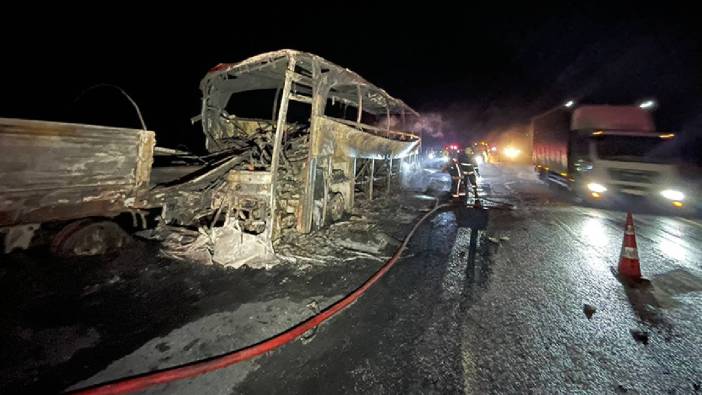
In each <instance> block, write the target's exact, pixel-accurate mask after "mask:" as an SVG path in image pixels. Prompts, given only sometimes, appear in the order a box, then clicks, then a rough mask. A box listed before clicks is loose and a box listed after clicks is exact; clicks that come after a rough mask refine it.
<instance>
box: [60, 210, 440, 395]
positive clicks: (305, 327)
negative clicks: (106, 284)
mask: <svg viewBox="0 0 702 395" xmlns="http://www.w3.org/2000/svg"><path fill="white" fill-rule="evenodd" d="M437 203H438V201H437ZM447 206H450V204H441V205H439V204H437V205H435V206H434V208H433V209H431V210H430V211H429V212H427V213H426V214H424V216H422V218H420V219H419V221H417V223H415V224H414V226H413V227H412V229H411V230H410V232H409V233H408V234H407V236H405V238H404V240H403V241H402V244H400V246H399V247H398V248H397V250H396V251H395V253H394V254H393V256H392V257H391V258H390V259H389V260H388V261H387V262H385V264H383V266H381V267H380V269H378V271H376V272H375V273H374V274H373V275H372V276H371V277H370V278H369V279H368V280H366V281H365V282H364V283H363V284H362V285H361V286H360V287H359V288H357V289H356V290H355V291H353V292H351V293H350V294H348V295H346V296H344V297H343V298H342V299H340V300H339V301H337V302H335V303H334V304H332V305H331V306H329V307H327V308H326V309H324V310H322V311H321V312H319V313H318V314H316V315H314V316H312V317H310V318H308V319H307V320H305V321H303V322H301V323H299V324H297V325H296V326H294V327H292V328H290V329H287V330H286V331H284V332H282V333H280V334H278V335H276V336H274V337H271V338H269V339H267V340H264V341H262V342H260V343H257V344H253V345H251V346H248V347H245V348H242V349H239V350H235V351H230V352H227V353H224V354H220V355H216V356H213V357H210V358H206V359H201V360H196V361H192V362H188V363H185V364H182V365H177V366H173V367H169V368H165V369H161V370H156V371H152V372H147V373H142V374H138V375H134V376H129V377H124V378H120V379H116V380H113V381H109V382H106V383H101V384H96V385H92V386H89V387H86V388H82V389H78V390H75V391H70V392H69V393H70V394H81V395H107V394H127V393H131V392H135V391H140V390H144V389H146V388H149V387H151V386H154V385H159V384H166V383H170V382H173V381H177V380H183V379H187V378H193V377H196V376H199V375H202V374H205V373H209V372H212V371H215V370H219V369H222V368H225V367H228V366H231V365H234V364H236V363H239V362H243V361H246V360H249V359H252V358H254V357H256V356H259V355H261V354H264V353H266V352H269V351H272V350H275V349H277V348H278V347H280V346H282V345H285V344H287V343H290V342H292V341H293V340H296V339H297V338H299V337H300V336H302V335H303V334H305V333H306V332H307V331H309V330H311V329H314V328H316V327H317V326H319V325H320V324H321V323H323V322H324V321H326V320H328V319H329V318H331V317H332V316H334V315H336V314H337V313H339V312H340V311H342V310H343V309H345V308H346V307H348V306H349V305H350V304H352V303H353V302H355V301H356V300H357V299H358V298H359V297H361V295H363V294H364V293H365V292H366V291H367V290H368V289H369V288H370V287H372V286H373V285H374V284H375V283H376V282H378V280H380V278H381V277H383V276H384V275H385V274H386V273H387V272H388V271H389V270H390V269H391V268H392V267H393V266H394V265H395V263H397V261H398V260H399V259H400V256H401V255H402V253H403V252H404V250H405V248H406V247H407V244H408V243H409V241H410V239H411V238H412V236H413V235H414V233H415V232H416V231H417V229H418V228H419V226H420V225H421V224H422V223H423V222H424V221H425V220H426V219H427V218H429V217H430V216H431V215H432V214H434V213H435V212H437V211H438V210H439V209H441V208H444V207H447Z"/></svg>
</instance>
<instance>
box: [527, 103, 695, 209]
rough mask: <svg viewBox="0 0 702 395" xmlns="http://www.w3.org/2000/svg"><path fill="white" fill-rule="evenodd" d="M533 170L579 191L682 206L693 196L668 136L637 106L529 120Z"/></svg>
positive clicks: (620, 199)
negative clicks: (530, 121)
mask: <svg viewBox="0 0 702 395" xmlns="http://www.w3.org/2000/svg"><path fill="white" fill-rule="evenodd" d="M532 136H533V143H534V145H533V147H534V150H533V159H534V164H535V165H536V171H537V172H538V173H539V174H540V176H541V177H542V178H543V179H545V180H547V181H548V182H553V183H556V184H560V185H561V186H563V187H565V188H567V189H568V190H570V191H572V192H573V193H575V194H576V195H577V196H578V197H581V198H585V199H589V200H594V201H605V202H620V203H625V204H626V203H629V202H633V201H635V200H639V199H642V198H643V199H645V200H647V201H648V202H651V203H654V204H656V205H663V206H666V207H673V208H676V209H681V208H683V207H685V206H686V205H687V204H688V202H689V199H690V198H691V197H692V196H694V194H693V193H691V192H692V191H690V187H689V186H688V185H685V183H684V182H683V181H682V179H681V177H680V175H679V173H678V168H677V165H676V164H675V155H674V153H673V151H672V148H671V146H670V141H671V140H672V139H673V138H674V137H675V136H674V134H673V133H664V132H658V131H656V130H655V126H654V123H653V119H652V117H651V114H650V113H649V112H648V111H645V110H643V109H641V108H639V107H636V106H603V105H588V106H581V107H577V108H575V109H574V110H572V111H570V110H568V109H559V110H556V111H553V112H551V113H549V114H546V115H544V116H541V117H537V118H534V119H533V120H532Z"/></svg>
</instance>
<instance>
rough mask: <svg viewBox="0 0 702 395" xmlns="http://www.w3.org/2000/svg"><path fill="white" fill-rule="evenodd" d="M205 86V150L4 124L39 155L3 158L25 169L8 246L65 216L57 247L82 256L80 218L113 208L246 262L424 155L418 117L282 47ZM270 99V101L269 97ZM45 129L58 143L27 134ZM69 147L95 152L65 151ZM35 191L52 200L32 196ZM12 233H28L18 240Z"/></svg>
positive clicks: (224, 67)
mask: <svg viewBox="0 0 702 395" xmlns="http://www.w3.org/2000/svg"><path fill="white" fill-rule="evenodd" d="M200 88H201V90H202V107H201V112H200V114H199V115H197V116H196V117H194V118H193V121H195V122H197V121H199V122H200V123H201V127H202V131H203V133H204V138H205V147H206V151H207V153H206V154H205V155H193V154H191V153H187V152H182V151H177V150H170V149H165V148H160V147H154V137H153V136H154V134H153V132H146V131H139V130H126V131H122V133H121V134H116V133H109V132H107V131H105V132H103V131H102V129H100V128H99V127H93V126H89V125H77V124H69V125H67V124H57V123H50V122H49V123H47V122H43V123H36V121H21V120H5V123H4V124H2V125H0V126H1V127H0V139H2V140H3V141H7V142H8V144H3V146H2V149H3V150H5V147H11V146H12V147H15V148H18V147H19V148H22V147H24V148H25V149H29V148H31V149H32V152H33V153H35V154H36V155H34V156H33V157H28V156H23V155H20V154H18V152H20V151H18V150H14V152H6V153H4V154H6V155H5V156H4V157H5V158H6V159H7V160H6V161H3V163H6V164H10V163H11V164H12V167H13V169H20V170H21V171H20V172H19V173H18V172H15V173H14V178H13V179H14V180H16V182H15V183H14V184H12V185H10V186H7V185H6V186H3V187H2V188H0V197H2V205H1V206H0V209H2V210H0V219H2V221H1V222H0V231H2V233H3V234H5V235H6V238H5V242H6V250H11V249H12V248H14V247H23V246H26V245H27V244H28V243H26V242H25V241H26V240H27V239H31V237H32V234H33V232H35V231H36V230H37V229H38V228H40V227H41V226H42V225H43V224H49V223H55V222H60V223H61V226H60V227H58V228H59V229H60V228H61V227H63V228H64V229H65V228H69V229H70V232H63V233H62V232H59V233H60V234H62V235H63V236H62V237H61V238H59V239H56V238H55V239H54V241H53V244H54V245H55V246H56V247H57V248H56V250H58V251H63V252H64V253H65V252H69V253H70V252H72V251H73V252H77V251H74V248H73V246H76V245H85V244H86V243H83V242H82V241H81V240H80V238H81V237H83V238H87V237H89V235H87V234H86V232H81V231H80V229H81V227H83V226H87V225H86V224H92V226H94V219H95V218H100V217H104V218H101V219H100V221H99V223H100V224H102V225H101V227H100V229H108V230H111V231H115V228H114V227H113V226H106V224H109V223H110V219H113V218H115V217H118V216H120V215H122V214H128V215H131V216H133V217H134V218H135V221H134V222H135V224H136V223H139V224H140V225H141V226H151V225H152V224H156V226H155V228H157V230H159V231H160V232H161V233H164V232H165V233H168V232H171V233H178V232H179V230H187V231H189V232H190V233H189V235H190V236H189V237H183V238H181V239H182V240H185V239H190V242H191V241H192V239H196V238H199V239H203V240H205V243H206V244H207V247H208V250H209V251H211V252H212V253H211V254H212V260H213V261H214V262H217V263H221V264H225V265H234V266H239V265H242V264H246V263H248V262H251V261H252V260H265V259H267V258H271V257H272V256H274V251H273V247H272V242H273V241H274V240H276V239H278V238H280V237H281V236H283V235H284V234H286V233H288V232H301V233H307V232H311V231H314V230H316V229H319V228H322V227H324V226H325V225H326V224H329V223H331V222H333V221H336V220H338V219H340V218H341V217H342V216H343V215H344V214H345V213H348V212H350V210H351V209H352V208H353V206H354V201H355V199H356V197H355V194H356V191H362V192H363V194H364V196H366V197H367V198H368V199H372V198H373V195H374V188H375V189H376V191H375V193H376V194H377V189H378V185H376V184H377V183H378V180H379V179H382V181H381V183H382V187H383V188H382V189H384V190H385V191H388V192H389V190H390V189H391V187H392V185H393V180H396V179H397V177H398V175H399V174H400V173H401V172H402V171H403V169H404V168H406V166H402V163H403V162H407V161H414V160H416V156H417V153H418V148H419V144H420V138H419V137H418V135H417V134H416V133H413V132H411V131H408V130H407V129H409V127H408V125H412V124H414V120H415V119H414V118H416V117H418V115H419V114H418V113H417V112H416V111H414V110H413V109H412V108H410V107H409V106H408V105H406V104H405V103H404V102H403V101H401V100H399V99H396V98H394V97H392V96H390V95H389V94H388V93H387V92H385V91H384V90H383V89H381V88H378V87H377V86H375V85H373V84H371V83H369V82H368V81H366V80H365V79H363V78H362V77H361V76H359V75H358V74H356V73H354V72H352V71H350V70H348V69H346V68H343V67H341V66H338V65H336V64H334V63H331V62H329V61H327V60H325V59H323V58H321V57H319V56H317V55H314V54H310V53H305V52H300V51H294V50H280V51H275V52H269V53H264V54H260V55H257V56H254V57H252V58H249V59H246V60H244V61H242V62H239V63H231V64H219V65H217V66H215V67H214V68H212V69H211V70H209V72H208V73H207V74H206V75H205V77H204V78H203V79H202V81H201V84H200ZM266 95H268V98H270V100H262V99H261V98H264V97H266ZM254 107H256V108H257V109H253V110H252V108H254ZM240 110H241V111H240ZM27 122H29V123H27ZM18 125H20V126H19V127H18ZM35 129H40V130H41V131H40V134H41V135H42V136H46V138H45V139H43V140H41V141H38V140H33V139H31V138H29V137H28V136H24V135H25V134H26V133H35V134H36V133H38V132H36V131H35ZM95 130H98V131H100V133H97V132H96V131H95ZM64 131H65V133H64ZM69 132H70V133H69ZM10 142H12V144H10ZM118 143H119V144H118ZM63 149H72V150H76V149H81V150H83V152H88V151H85V150H86V149H87V150H89V153H90V154H89V155H87V156H85V155H84V156H85V157H84V156H81V155H62V154H61V152H60V151H61V150H63ZM42 150H43V151H46V152H49V151H51V155H43V156H42ZM103 151H104V152H103ZM107 151H109V152H107ZM115 155H116V156H117V157H118V158H121V157H123V158H124V160H119V161H118V162H119V166H115V165H112V164H111V163H113V162H115V159H114V158H115ZM41 158H45V159H41ZM50 158H62V160H61V164H60V168H59V169H57V170H60V171H62V172H64V173H65V176H66V177H63V178H61V179H55V180H53V181H52V182H48V180H49V179H48V178H47V177H44V175H45V174H44V173H38V172H36V171H34V169H35V168H37V166H39V167H41V169H48V168H51V167H52V166H51V163H49V161H50ZM86 161H87V162H86ZM64 162H65V163H64ZM74 162H75V163H74ZM84 162H85V163H84ZM86 165H87V166H86ZM94 171H97V172H99V173H98V174H93V172H94ZM103 173H104V174H103ZM37 175H41V176H42V177H43V178H41V179H37ZM69 176H70V177H69ZM64 180H65V183H64ZM113 180H114V181H113ZM68 183H72V184H73V185H68ZM15 184H16V185H15ZM76 185H84V188H75V186H76ZM115 185H117V186H121V185H123V186H121V187H119V188H117V187H115ZM8 187H9V188H10V189H8ZM37 188H39V189H37ZM86 188H87V189H86ZM36 190H41V194H40V195H41V198H38V197H37V198H32V199H25V198H20V197H22V196H25V195H27V194H31V193H32V192H31V191H36ZM112 190H115V191H112ZM105 191H108V192H109V193H106V192H105ZM32 196H33V195H32ZM52 196H57V197H60V198H57V199H53V198H52ZM98 203H99V204H98ZM88 206H89V207H90V210H87V209H84V208H86V207H88ZM101 208H106V209H105V210H102V211H101ZM28 213H31V214H32V215H28ZM59 214H60V215H59ZM85 217H90V218H91V221H88V222H86V221H85ZM139 218H141V219H139ZM9 236H11V238H12V239H13V240H15V239H17V240H20V239H21V240H22V242H21V243H17V242H14V243H13V245H12V246H10V248H8V247H7V242H8V240H9V239H8V237H9ZM76 238H78V240H76ZM92 239H94V237H92ZM110 239H111V238H110V237H106V238H105V240H106V242H107V241H109V240H110ZM120 240H121V238H120ZM82 252H83V253H90V252H91V251H82Z"/></svg>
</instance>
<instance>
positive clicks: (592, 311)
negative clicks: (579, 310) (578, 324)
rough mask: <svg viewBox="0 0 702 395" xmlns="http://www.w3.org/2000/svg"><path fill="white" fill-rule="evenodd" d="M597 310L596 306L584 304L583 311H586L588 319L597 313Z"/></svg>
mask: <svg viewBox="0 0 702 395" xmlns="http://www.w3.org/2000/svg"><path fill="white" fill-rule="evenodd" d="M596 311H597V309H596V308H595V306H592V305H589V304H587V303H586V304H585V305H584V306H583V312H584V313H585V316H586V317H587V319H588V320H589V319H590V318H592V315H593V314H595V312H596Z"/></svg>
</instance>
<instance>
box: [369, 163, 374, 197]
mask: <svg viewBox="0 0 702 395" xmlns="http://www.w3.org/2000/svg"><path fill="white" fill-rule="evenodd" d="M374 176H375V159H371V165H370V171H369V176H368V200H373V177H374Z"/></svg>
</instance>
